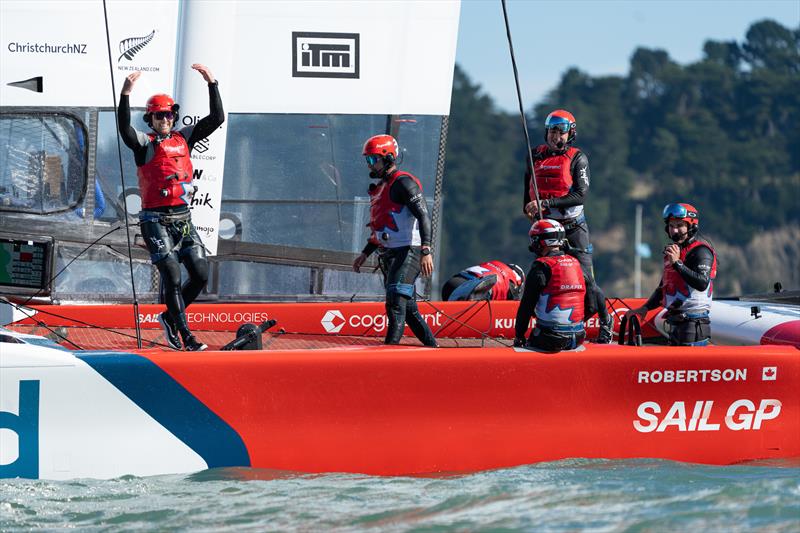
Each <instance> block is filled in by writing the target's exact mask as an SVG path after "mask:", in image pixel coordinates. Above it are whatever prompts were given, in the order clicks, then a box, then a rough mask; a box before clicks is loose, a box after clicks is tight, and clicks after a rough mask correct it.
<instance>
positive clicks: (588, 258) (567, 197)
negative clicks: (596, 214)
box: [523, 109, 613, 344]
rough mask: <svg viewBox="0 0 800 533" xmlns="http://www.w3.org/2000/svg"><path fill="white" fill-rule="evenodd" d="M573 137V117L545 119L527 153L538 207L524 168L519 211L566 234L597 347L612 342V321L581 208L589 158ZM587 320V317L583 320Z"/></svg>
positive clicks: (557, 114) (554, 115)
mask: <svg viewBox="0 0 800 533" xmlns="http://www.w3.org/2000/svg"><path fill="white" fill-rule="evenodd" d="M576 133H577V124H576V122H575V117H574V116H573V115H572V113H570V112H569V111H566V110H564V109H556V110H555V111H553V112H552V113H550V114H549V115H547V118H546V119H545V123H544V140H545V144H541V145H539V146H537V147H536V148H534V149H533V150H532V155H533V171H534V174H535V175H536V186H537V188H538V191H539V199H540V203H541V205H537V204H536V195H535V194H534V188H533V182H532V180H531V175H530V168H529V166H528V167H526V169H525V190H524V202H523V212H524V213H525V215H526V216H527V217H528V218H529V219H530V220H531V221H533V220H534V219H535V218H536V215H537V213H538V212H539V211H540V210H541V212H542V215H543V216H544V217H545V218H550V219H553V220H558V221H559V222H560V223H561V225H562V226H564V230H565V231H566V233H567V242H568V247H567V253H568V254H570V255H572V256H574V257H575V258H577V259H578V261H579V262H580V264H581V267H582V268H583V272H584V274H586V277H587V279H588V281H589V286H588V287H587V289H588V290H589V292H590V293H591V295H592V297H594V298H595V300H596V305H595V306H593V307H596V308H597V313H598V317H599V322H600V330H599V334H598V337H597V342H598V343H603V344H608V343H610V342H611V340H612V335H613V321H612V319H611V315H610V314H609V312H608V309H607V307H606V297H605V294H603V291H602V289H601V288H600V286H599V285H598V284H597V282H596V281H595V279H594V269H593V267H592V245H591V243H590V241H589V226H588V224H587V223H586V215H585V214H584V210H583V205H584V203H585V202H586V195H587V193H588V191H589V159H588V158H587V157H586V154H585V153H584V152H582V151H581V150H580V149H579V148H576V147H575V146H573V143H574V141H575V136H576ZM586 318H589V317H588V316H587V317H586Z"/></svg>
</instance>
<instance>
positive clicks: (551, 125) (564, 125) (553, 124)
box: [544, 117, 570, 133]
mask: <svg viewBox="0 0 800 533" xmlns="http://www.w3.org/2000/svg"><path fill="white" fill-rule="evenodd" d="M544 127H545V128H546V129H548V130H558V131H560V132H561V133H567V132H568V131H569V128H570V123H569V120H567V119H565V118H563V117H549V118H548V119H547V122H545V124H544Z"/></svg>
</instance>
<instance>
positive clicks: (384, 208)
mask: <svg viewBox="0 0 800 533" xmlns="http://www.w3.org/2000/svg"><path fill="white" fill-rule="evenodd" d="M402 176H408V177H409V178H411V179H413V180H414V181H415V182H416V183H417V185H418V186H419V190H420V191H422V184H421V183H420V182H419V180H418V179H417V178H416V176H414V175H413V174H409V173H408V172H402V171H400V170H398V171H395V172H394V173H393V174H392V175H391V176H390V177H389V179H388V180H381V181H380V183H379V184H378V185H377V186H375V187H370V191H369V196H370V198H369V203H370V206H369V215H370V218H369V224H367V226H369V228H370V229H371V230H372V233H371V235H370V237H369V241H370V242H371V243H373V244H377V245H378V246H382V247H384V248H400V247H401V246H419V245H420V244H422V239H421V238H420V236H419V221H418V220H417V219H416V217H415V216H414V215H412V214H411V211H409V209H408V207H407V206H405V205H401V204H398V203H396V202H393V201H392V198H391V196H390V194H389V191H390V190H391V189H392V185H394V182H395V181H397V180H398V179H399V178H400V177H402Z"/></svg>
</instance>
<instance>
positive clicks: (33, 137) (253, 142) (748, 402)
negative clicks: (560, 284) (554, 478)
mask: <svg viewBox="0 0 800 533" xmlns="http://www.w3.org/2000/svg"><path fill="white" fill-rule="evenodd" d="M366 6H367V4H364V3H363V2H355V1H337V2H306V1H293V2H280V1H275V2H244V1H242V2H189V1H178V0H159V1H152V2H136V3H130V2H121V1H120V2H116V1H114V2H112V1H109V2H101V1H99V0H98V1H95V2H78V3H75V2H58V1H45V0H43V1H39V2H22V1H14V0H9V1H4V2H3V3H2V4H0V10H1V14H2V17H1V19H2V20H1V21H0V29H1V30H2V34H1V37H0V40H2V48H1V49H0V151H1V152H0V153H2V162H0V219H2V224H1V225H0V294H3V295H4V299H3V300H2V303H0V319H1V320H0V326H2V328H0V477H30V478H44V479H70V478H80V477H93V478H113V477H117V476H122V475H137V476H144V475H156V474H166V473H181V472H194V471H198V470H203V469H207V468H218V467H250V468H264V469H276V470H286V471H296V472H358V473H366V474H376V475H409V474H436V473H456V472H471V471H477V470H484V469H492V468H502V467H508V466H515V465H521V464H529V463H534V462H539V461H551V460H557V459H563V458H572V457H586V458H609V459H616V458H632V457H654V458H663V459H671V460H677V461H688V462H698V463H709V464H731V463H739V462H743V461H754V460H787V459H796V458H798V457H800V392H798V391H800V351H799V350H798V348H799V347H800V305H798V300H797V295H796V294H794V295H792V294H787V293H778V294H775V295H772V296H771V297H768V298H750V299H731V300H716V301H715V302H714V304H713V308H712V321H713V328H714V329H713V334H714V342H715V344H716V345H715V346H710V347H706V348H695V349H682V348H674V347H667V346H664V345H663V344H664V334H663V326H662V323H663V315H661V314H659V313H658V312H655V311H654V312H652V313H651V314H649V315H648V317H647V319H646V320H645V321H644V322H643V323H642V324H641V330H636V331H633V330H632V331H631V333H633V334H634V335H635V336H641V338H642V339H643V340H644V341H645V343H647V344H650V345H648V346H643V347H640V346H630V345H620V344H614V345H598V344H593V343H587V344H585V345H584V346H583V347H581V349H579V350H577V351H570V352H561V353H558V354H546V353H538V352H534V351H531V350H527V349H521V348H513V347H512V346H511V339H512V338H513V334H514V317H515V314H516V303H515V302H502V301H491V300H479V301H470V302H436V301H430V300H429V299H428V297H429V296H430V294H431V288H430V285H429V284H427V283H425V282H420V283H419V285H418V287H417V290H418V292H419V293H420V294H422V295H423V296H424V297H425V299H424V300H425V301H421V302H420V310H421V312H422V313H423V315H424V317H425V319H426V321H427V322H428V324H429V325H430V326H431V329H432V330H433V332H434V333H435V334H436V336H437V338H438V339H439V342H440V344H441V345H442V348H440V349H431V348H424V347H421V346H419V344H418V343H416V341H414V340H413V338H412V337H410V336H409V337H407V338H406V339H405V340H404V341H403V344H401V345H400V346H385V345H383V344H382V342H381V341H382V336H383V333H384V331H385V328H386V316H385V314H384V309H383V303H382V299H383V288H382V284H381V280H380V276H379V275H378V274H377V273H374V272H373V273H372V274H360V275H356V274H355V273H353V272H352V271H351V264H352V260H353V258H354V255H355V254H357V253H358V251H359V250H360V248H361V246H362V245H363V243H364V242H365V240H366V236H367V229H366V227H365V223H366V221H367V218H368V211H369V198H368V196H367V194H366V185H367V183H366V179H365V177H364V174H365V171H364V168H363V163H362V161H361V159H360V157H358V154H359V153H360V152H359V150H360V146H361V142H363V140H364V139H366V138H367V137H369V136H370V135H372V134H374V133H377V132H385V133H389V134H391V135H393V136H395V137H396V138H397V139H398V140H399V141H400V144H401V146H403V147H404V148H405V150H404V153H403V158H404V160H403V167H404V168H405V169H408V170H410V171H411V172H413V173H414V174H415V175H417V176H420V177H421V178H422V181H423V185H424V189H425V191H426V193H427V194H430V195H431V197H430V199H429V203H430V204H431V205H433V212H434V248H436V244H438V242H439V230H440V228H441V224H440V223H439V217H440V213H441V204H442V197H441V184H442V180H443V170H444V167H443V165H444V153H445V147H446V136H447V125H448V114H449V107H450V93H451V87H452V74H453V66H454V58H455V46H456V35H457V29H458V28H457V27H458V16H459V9H460V6H459V3H458V2H457V1H444V2H433V3H417V2H378V3H370V4H369V8H368V9H367V7H366ZM375 21H391V24H375ZM198 61H202V62H204V63H206V64H208V65H211V66H213V68H214V72H215V74H216V76H217V78H218V79H219V81H220V92H221V94H222V99H223V103H224V106H225V110H226V112H227V119H226V122H225V124H224V125H223V126H222V128H221V130H220V131H217V132H216V133H215V134H214V135H213V136H212V137H210V138H209V139H207V140H206V141H205V142H203V143H200V145H201V146H199V147H198V149H197V150H196V151H195V152H194V153H193V164H194V168H195V172H194V178H195V179H194V182H195V184H196V185H197V187H198V192H197V194H196V195H195V197H194V200H193V202H192V204H193V206H192V216H193V219H194V221H195V224H196V226H197V227H198V230H199V231H200V232H201V236H202V237H203V239H204V242H205V244H206V246H207V247H208V249H209V251H210V252H211V253H212V254H213V257H212V259H211V280H210V283H209V286H208V288H207V290H206V292H205V294H204V297H203V301H202V302H199V303H195V304H193V305H192V306H191V307H190V308H189V309H188V319H189V322H190V325H191V327H192V330H193V331H195V332H196V334H197V335H198V336H199V337H201V338H202V340H203V341H204V342H206V343H207V344H208V345H209V347H210V350H209V351H206V352H202V353H188V352H178V351H174V350H171V349H169V348H168V347H167V343H166V341H165V339H164V338H163V335H162V332H161V330H160V328H159V325H158V314H159V313H160V312H161V311H163V305H161V304H159V303H158V300H159V290H158V288H159V279H158V272H157V270H155V269H154V268H153V267H152V266H151V265H150V261H149V257H148V254H147V252H146V250H145V249H144V248H142V247H141V246H139V244H141V238H140V236H139V235H138V233H137V226H136V225H135V221H136V214H137V212H138V210H139V209H140V208H141V200H140V196H139V191H138V189H137V187H136V186H135V185H134V180H133V179H132V169H133V168H134V167H135V165H134V162H133V160H132V158H131V157H130V154H128V153H127V150H119V149H118V140H117V134H116V124H115V120H114V109H115V105H116V98H117V96H118V92H119V89H120V87H121V85H122V80H123V79H124V77H125V76H127V75H128V74H129V73H130V72H133V71H141V72H143V75H142V78H141V79H140V81H139V85H140V86H141V87H139V88H137V92H136V93H134V94H133V95H132V101H131V105H132V107H133V108H134V111H135V113H134V118H135V120H140V119H141V116H142V108H143V106H144V101H145V100H146V98H147V97H148V96H149V95H150V94H152V93H156V92H171V93H172V94H173V95H175V98H176V100H177V101H179V102H180V103H181V106H182V107H181V109H182V112H183V114H182V117H181V120H182V121H183V123H184V124H191V123H192V121H196V120H197V118H198V117H200V116H203V115H204V114H205V113H206V112H207V107H206V106H207V101H206V99H207V98H206V95H205V94H204V93H203V90H204V87H203V85H202V84H199V83H197V80H196V79H194V78H192V77H191V76H190V74H191V73H190V71H189V66H190V65H191V64H192V63H194V62H198ZM140 302H142V303H140ZM640 303H641V300H637V299H611V300H609V304H608V305H609V311H610V312H611V313H612V316H614V317H615V326H616V332H617V333H618V334H620V333H627V328H624V329H621V328H620V325H621V324H620V322H621V320H620V318H621V317H622V316H623V315H624V312H625V311H626V310H627V309H629V308H633V307H634V306H638V305H639V304H640ZM246 325H249V328H247V327H244V326H246ZM597 326H598V324H597V323H596V318H595V319H590V320H589V321H588V322H587V331H588V336H589V338H590V339H591V338H592V337H593V336H596V334H597ZM407 333H408V332H407ZM628 338H630V335H628ZM242 347H245V348H250V349H235V348H242ZM253 348H255V349H253Z"/></svg>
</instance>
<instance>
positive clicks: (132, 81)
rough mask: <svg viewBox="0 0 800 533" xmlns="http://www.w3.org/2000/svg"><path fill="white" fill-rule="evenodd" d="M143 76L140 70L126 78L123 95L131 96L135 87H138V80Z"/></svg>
mask: <svg viewBox="0 0 800 533" xmlns="http://www.w3.org/2000/svg"><path fill="white" fill-rule="evenodd" d="M141 75H142V72H141V71H140V70H137V71H136V72H131V73H130V74H128V75H127V76H126V77H125V83H123V84H122V94H131V91H132V90H133V86H134V85H136V80H138V79H139V76H141Z"/></svg>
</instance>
